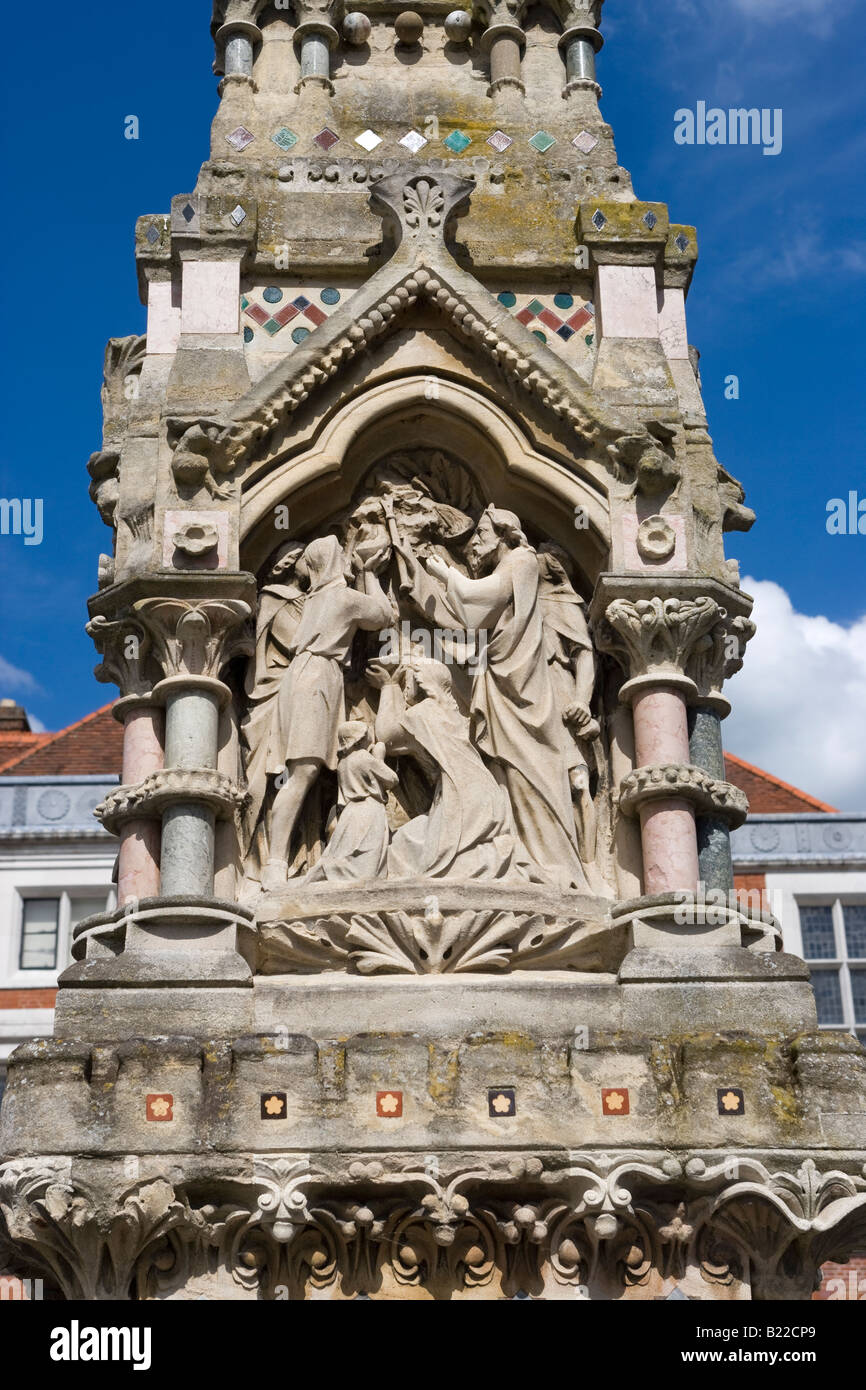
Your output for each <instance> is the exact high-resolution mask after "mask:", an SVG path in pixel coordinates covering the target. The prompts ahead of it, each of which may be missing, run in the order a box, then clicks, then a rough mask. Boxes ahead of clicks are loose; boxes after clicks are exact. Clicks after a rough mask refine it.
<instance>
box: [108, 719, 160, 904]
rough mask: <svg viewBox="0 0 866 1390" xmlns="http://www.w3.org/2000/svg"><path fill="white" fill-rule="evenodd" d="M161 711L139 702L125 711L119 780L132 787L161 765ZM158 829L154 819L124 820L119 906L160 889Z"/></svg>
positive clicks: (118, 866) (121, 837)
mask: <svg viewBox="0 0 866 1390" xmlns="http://www.w3.org/2000/svg"><path fill="white" fill-rule="evenodd" d="M162 730H163V718H162V710H161V709H159V708H158V707H157V706H155V705H148V704H140V705H136V706H133V707H132V708H131V709H128V710H127V713H126V717H125V719H124V723H123V770H122V773H121V781H122V782H123V784H124V785H125V786H134V785H135V784H136V783H137V782H141V781H143V780H144V778H145V777H148V776H149V775H150V773H152V772H158V771H159V770H160V768H161V767H162V765H163V751H162ZM159 860H160V830H159V823H158V822H157V821H155V820H149V819H142V820H134V821H129V822H127V824H126V825H124V826H123V827H122V829H121V831H120V852H119V854H118V862H117V901H118V906H120V907H123V906H124V904H126V903H128V902H130V901H131V900H132V899H133V898H150V897H155V896H156V895H157V894H158V892H159Z"/></svg>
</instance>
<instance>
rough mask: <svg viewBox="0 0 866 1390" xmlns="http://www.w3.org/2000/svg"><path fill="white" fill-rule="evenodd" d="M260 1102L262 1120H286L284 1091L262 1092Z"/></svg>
mask: <svg viewBox="0 0 866 1390" xmlns="http://www.w3.org/2000/svg"><path fill="white" fill-rule="evenodd" d="M261 1100H262V1119H263V1120H284V1119H285V1118H286V1093H285V1091H263V1092H262V1097H261Z"/></svg>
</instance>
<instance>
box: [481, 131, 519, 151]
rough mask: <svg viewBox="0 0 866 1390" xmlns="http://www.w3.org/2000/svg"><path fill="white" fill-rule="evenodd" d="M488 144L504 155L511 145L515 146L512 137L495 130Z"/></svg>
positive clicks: (488, 138)
mask: <svg viewBox="0 0 866 1390" xmlns="http://www.w3.org/2000/svg"><path fill="white" fill-rule="evenodd" d="M487 143H488V145H492V146H493V148H494V149H495V150H498V151H499V153H500V154H502V153H503V152H504V151H505V150H507V149H508V146H509V145H513V144H514V141H513V140H512V138H511V136H510V135H506V134H505V131H504V130H494V132H493V134H492V135H489V136H488V137H487Z"/></svg>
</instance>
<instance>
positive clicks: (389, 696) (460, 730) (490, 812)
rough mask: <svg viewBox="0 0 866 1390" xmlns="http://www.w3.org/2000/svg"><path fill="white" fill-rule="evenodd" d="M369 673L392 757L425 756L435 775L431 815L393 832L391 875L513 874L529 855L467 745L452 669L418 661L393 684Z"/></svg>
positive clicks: (502, 799)
mask: <svg viewBox="0 0 866 1390" xmlns="http://www.w3.org/2000/svg"><path fill="white" fill-rule="evenodd" d="M369 674H370V678H371V679H372V680H374V681H376V682H378V683H381V684H382V694H381V697H380V700H379V713H378V715H377V717H376V735H377V737H378V738H380V739H382V741H383V742H384V743H385V745H386V747H387V748H388V751H389V752H390V753H393V754H400V753H407V754H411V755H412V756H413V757H415V758H417V759H420V760H421V761H422V762H423V763H425V764H426V765H427V767H428V768H429V769H430V771H431V773H432V775H433V777H434V778H435V791H434V794H433V802H432V805H431V807H430V810H429V812H427V813H426V814H425V815H420V816H416V817H415V818H414V819H412V820H410V821H409V822H408V823H407V824H406V825H403V826H401V827H400V828H399V829H398V830H397V831H396V832H395V834H394V838H393V840H392V842H391V847H390V849H389V851H388V877H389V878H424V877H426V876H430V877H432V878H446V877H448V878H457V879H471V878H492V879H496V878H506V877H508V876H513V875H514V874H515V873H516V872H517V865H518V861H519V860H520V859H521V858H522V859H524V860H525V857H526V856H525V853H524V854H522V855H521V852H520V849H519V847H518V845H517V843H516V840H515V836H514V833H513V826H512V823H511V815H510V811H509V807H508V799H507V797H506V795H505V792H504V790H503V788H502V787H501V786H500V785H499V783H498V782H497V781H496V779H495V777H494V776H493V775H492V773H491V772H490V771H489V770H488V768H487V767H486V766H485V765H484V762H483V761H482V759H481V757H480V756H479V754H478V752H477V751H476V749H475V748H473V746H472V744H471V742H470V740H469V722H468V720H467V719H466V718H465V717H464V716H463V715H462V714H461V713H460V711H459V709H458V707H457V702H456V700H455V699H454V696H453V694H452V692H451V677H450V675H449V673H448V668H447V667H446V666H444V665H443V664H442V663H441V662H438V661H426V660H420V661H417V662H416V663H415V664H414V665H412V666H410V667H403V668H401V670H400V671H399V672H398V673H397V676H396V677H395V678H394V679H390V680H389V679H388V677H387V672H386V671H385V668H384V667H382V666H381V665H376V666H374V667H373V668H372V670H371V671H370V673H369ZM399 681H402V688H401V684H400V683H398V682H399Z"/></svg>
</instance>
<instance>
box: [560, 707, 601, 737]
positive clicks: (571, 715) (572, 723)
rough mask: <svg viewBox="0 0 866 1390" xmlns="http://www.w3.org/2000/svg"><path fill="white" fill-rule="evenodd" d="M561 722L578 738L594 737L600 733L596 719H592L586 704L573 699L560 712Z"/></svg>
mask: <svg viewBox="0 0 866 1390" xmlns="http://www.w3.org/2000/svg"><path fill="white" fill-rule="evenodd" d="M562 722H563V724H567V725H568V727H569V728H570V729H573V731H574V732H575V733H576V734H577V735H578V737H579V738H596V737H597V736H598V734H600V733H601V728H600V726H599V723H598V720H596V719H593V717H592V714H591V712H590V709H589V707H588V706H587V705H583V704H581V703H580V702H579V701H575V703H574V704H573V705H569V706H568V708H567V709H565V710H564V711H563V714H562Z"/></svg>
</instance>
